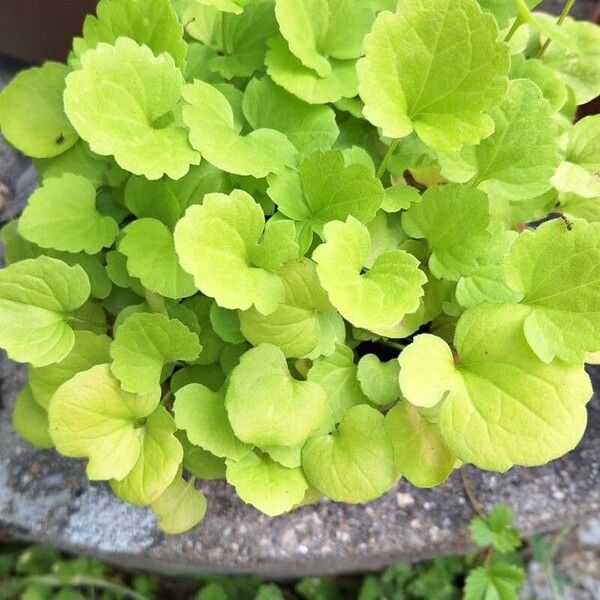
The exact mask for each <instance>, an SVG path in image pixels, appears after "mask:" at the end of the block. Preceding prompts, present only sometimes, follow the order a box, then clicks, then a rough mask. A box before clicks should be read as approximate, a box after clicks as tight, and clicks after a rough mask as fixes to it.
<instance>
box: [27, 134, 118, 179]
mask: <svg viewBox="0 0 600 600" xmlns="http://www.w3.org/2000/svg"><path fill="white" fill-rule="evenodd" d="M35 166H36V168H37V170H38V173H39V178H40V182H41V183H44V182H45V181H46V179H58V178H60V177H62V176H63V175H66V174H67V173H74V174H76V175H81V176H82V177H83V178H84V179H87V180H88V181H89V182H90V183H92V184H93V185H94V187H95V188H96V189H97V190H100V189H101V188H103V187H105V186H110V187H112V186H115V185H120V184H121V183H122V182H123V181H124V180H125V179H126V178H127V173H126V172H125V171H123V169H121V168H120V167H119V166H118V165H117V163H116V162H115V161H114V160H113V159H112V158H110V157H107V156H98V155H97V154H94V153H93V152H92V151H91V150H90V149H89V148H88V145H87V144H86V143H85V142H84V141H83V140H79V141H78V142H77V143H76V144H74V145H73V146H71V148H69V149H68V150H67V151H65V152H63V153H62V154H59V155H58V156H55V157H53V158H48V159H38V160H36V161H35Z"/></svg>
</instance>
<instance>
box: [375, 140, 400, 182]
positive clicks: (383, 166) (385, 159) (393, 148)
mask: <svg viewBox="0 0 600 600" xmlns="http://www.w3.org/2000/svg"><path fill="white" fill-rule="evenodd" d="M399 143H400V140H394V141H393V142H392V143H391V144H390V145H389V146H388V149H387V152H386V153H385V156H384V157H383V159H382V161H381V163H380V164H379V169H377V179H381V178H382V177H383V174H384V173H385V169H386V167H387V166H388V163H389V162H390V159H391V158H392V154H394V152H395V151H396V148H397V147H398V144H399Z"/></svg>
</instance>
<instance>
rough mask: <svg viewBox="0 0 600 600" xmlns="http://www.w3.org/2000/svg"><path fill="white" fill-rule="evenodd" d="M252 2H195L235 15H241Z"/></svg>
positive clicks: (218, 0) (214, 0)
mask: <svg viewBox="0 0 600 600" xmlns="http://www.w3.org/2000/svg"><path fill="white" fill-rule="evenodd" d="M251 1H252V0H195V2H198V3H200V4H205V5H207V6H214V7H215V8H216V9H217V10H219V11H221V12H226V13H233V14H236V15H239V14H242V12H243V10H244V7H245V6H246V5H247V4H249V3H250V2H251Z"/></svg>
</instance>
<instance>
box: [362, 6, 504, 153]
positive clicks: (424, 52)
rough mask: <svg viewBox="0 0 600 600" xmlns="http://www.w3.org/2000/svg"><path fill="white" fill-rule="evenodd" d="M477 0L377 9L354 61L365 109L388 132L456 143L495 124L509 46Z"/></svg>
mask: <svg viewBox="0 0 600 600" xmlns="http://www.w3.org/2000/svg"><path fill="white" fill-rule="evenodd" d="M497 37H498V30H497V27H496V24H495V22H494V19H493V18H492V17H490V16H489V15H486V14H484V13H482V12H481V10H480V8H479V7H478V6H477V4H476V3H475V2H474V1H473V0H429V1H427V2H425V1H419V2H408V3H401V4H400V5H399V6H398V9H397V12H396V13H395V14H392V13H389V12H383V13H380V14H379V15H378V17H377V19H376V20H375V23H374V25H373V28H372V29H371V33H369V35H367V37H366V38H365V58H363V59H361V60H360V61H359V62H358V64H357V70H358V77H359V82H360V83H359V93H360V96H361V98H362V99H363V101H364V103H365V107H364V109H363V112H364V114H365V116H366V118H367V119H368V120H369V121H370V122H371V123H372V124H373V125H375V126H377V127H381V128H382V131H383V135H385V136H386V137H389V138H403V137H405V136H407V135H409V134H410V133H411V132H412V131H413V130H414V131H416V133H417V134H418V136H419V137H420V138H421V139H422V140H423V141H424V142H425V144H427V145H428V146H430V147H431V148H435V149H437V150H459V149H460V148H461V147H462V146H463V145H465V144H477V143H478V142H479V141H480V140H481V139H483V138H485V137H487V136H488V135H490V134H491V133H492V132H493V131H494V124H493V122H492V119H491V118H490V117H489V116H488V115H487V114H485V113H486V112H487V111H488V110H490V109H491V108H493V107H494V106H495V105H496V104H497V103H498V102H499V101H500V99H501V98H502V96H503V94H504V92H505V90H506V84H507V74H508V70H509V55H508V47H507V46H506V45H505V44H503V43H501V42H499V41H497Z"/></svg>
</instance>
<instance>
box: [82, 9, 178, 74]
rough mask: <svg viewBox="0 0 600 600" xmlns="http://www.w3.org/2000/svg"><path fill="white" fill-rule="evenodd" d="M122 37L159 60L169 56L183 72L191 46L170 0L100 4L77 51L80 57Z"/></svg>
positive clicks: (89, 16) (90, 18) (86, 20)
mask: <svg viewBox="0 0 600 600" xmlns="http://www.w3.org/2000/svg"><path fill="white" fill-rule="evenodd" d="M120 37H127V38H131V39H132V40H135V41H136V42H137V43H138V44H140V45H142V44H143V45H145V46H148V47H149V48H150V50H152V52H153V53H154V54H155V55H156V56H158V55H159V54H162V53H163V52H168V53H169V54H170V55H171V56H172V57H173V60H174V61H175V64H176V65H177V66H178V67H179V68H182V67H183V66H184V65H185V58H186V53H187V44H186V43H185V41H184V39H183V27H182V25H181V23H180V22H179V19H178V18H177V14H176V13H175V10H174V9H173V5H172V4H171V2H170V0H100V2H98V5H97V7H96V15H88V16H87V17H86V18H85V21H84V22H83V33H82V37H81V38H75V39H74V40H73V51H74V53H75V55H76V56H78V57H79V56H80V55H81V54H83V53H84V52H85V51H86V50H89V49H91V48H95V47H96V46H97V45H98V44H99V43H100V42H106V43H107V44H114V43H115V42H116V41H117V39H118V38H120Z"/></svg>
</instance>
